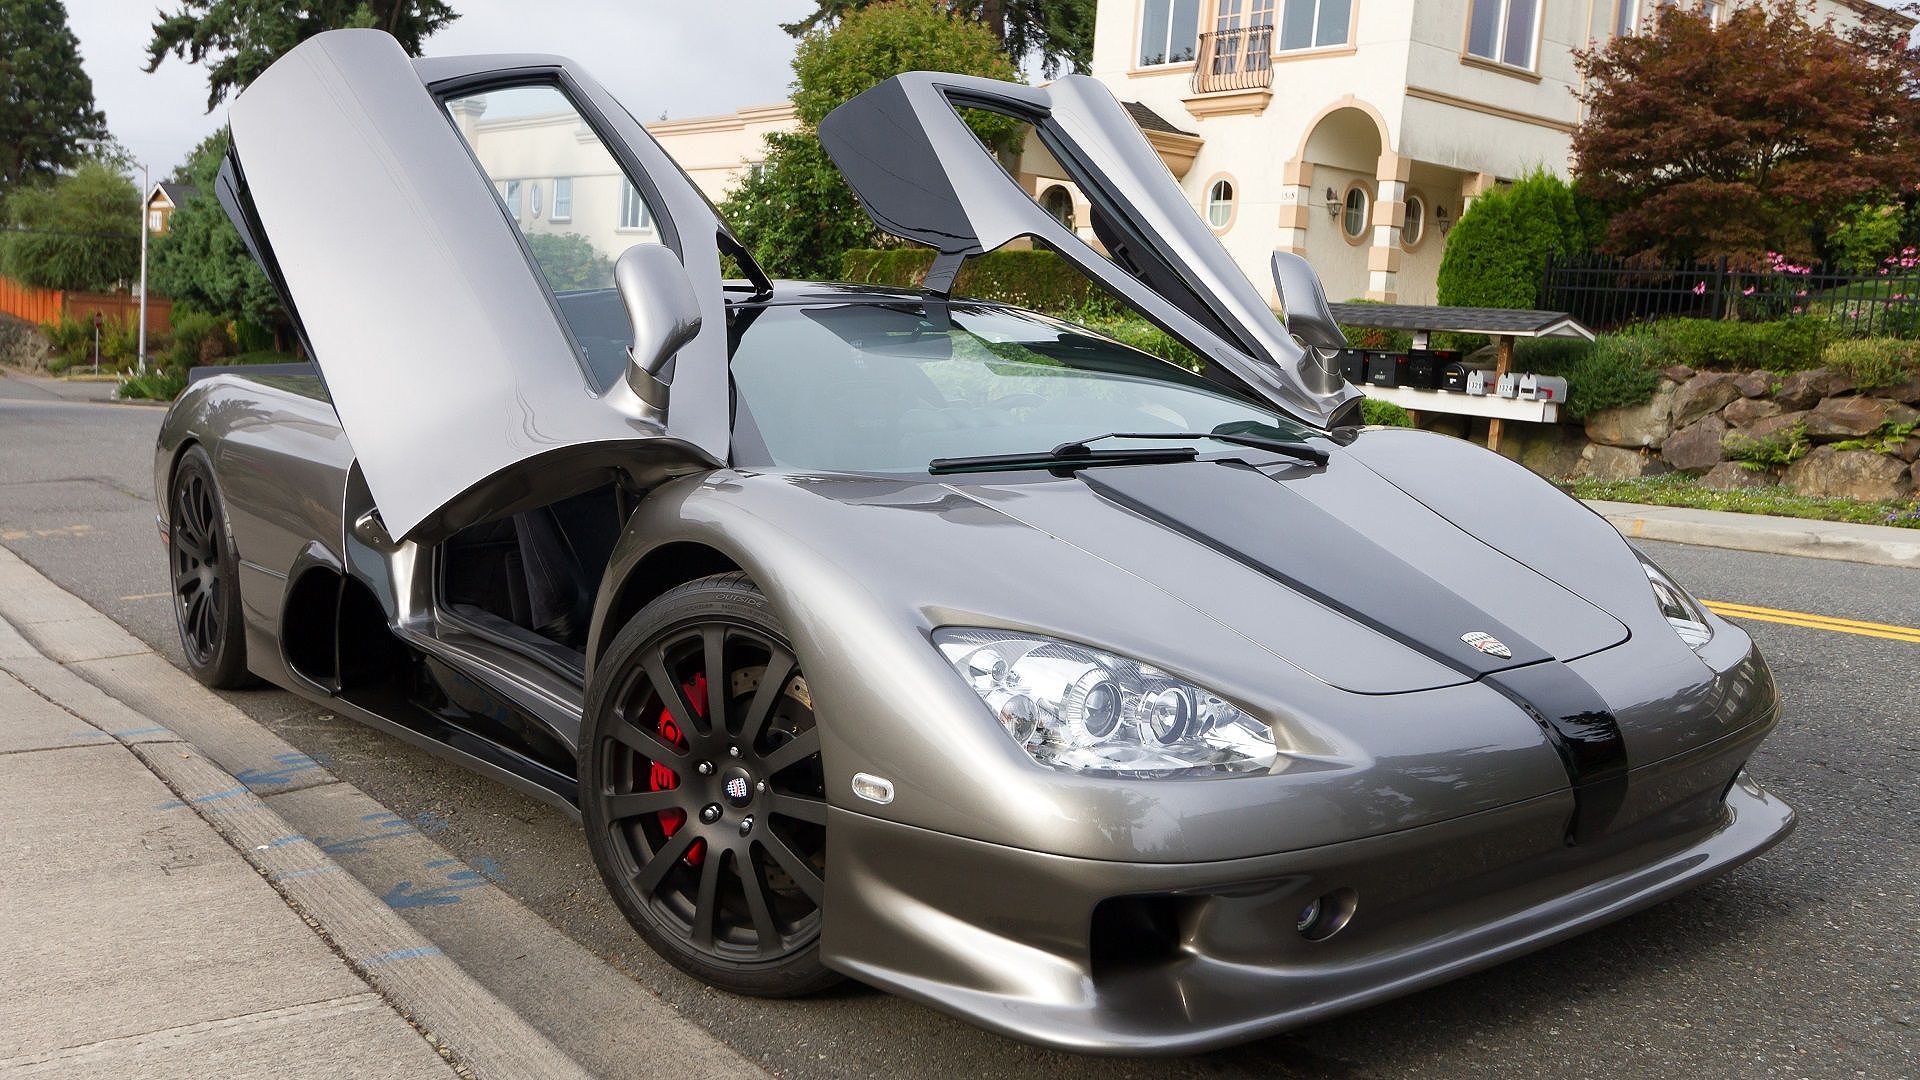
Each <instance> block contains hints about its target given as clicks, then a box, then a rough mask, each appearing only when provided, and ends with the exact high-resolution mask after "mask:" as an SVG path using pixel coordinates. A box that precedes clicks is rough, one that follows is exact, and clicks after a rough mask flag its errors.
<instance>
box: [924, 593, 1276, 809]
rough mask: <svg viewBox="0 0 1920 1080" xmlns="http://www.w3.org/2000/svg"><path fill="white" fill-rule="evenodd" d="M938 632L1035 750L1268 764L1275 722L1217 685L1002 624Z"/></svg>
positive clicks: (1018, 737)
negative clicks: (1225, 695)
mask: <svg viewBox="0 0 1920 1080" xmlns="http://www.w3.org/2000/svg"><path fill="white" fill-rule="evenodd" d="M933 642H934V644H935V645H936V646H938V647H939V649H940V652H941V653H942V654H943V655H944V656H946V658H947V660H948V662H949V663H951V664H952V665H953V667H954V670H955V671H957V672H959V673H960V676H961V677H962V678H964V679H966V680H967V684H968V685H969V686H972V687H973V689H974V691H975V692H976V693H978V694H979V695H980V700H982V701H984V702H985V703H986V705H987V707H988V708H989V709H991V710H992V711H993V714H994V716H995V718H996V719H998V720H999V722H1000V727H1001V729H1002V730H1004V731H1005V732H1006V733H1007V736H1008V737H1009V738H1011V739H1012V740H1013V741H1014V742H1015V743H1017V744H1018V745H1019V746H1020V748H1021V749H1023V750H1025V751H1026V752H1027V754H1028V756H1030V757H1032V758H1033V760H1035V761H1037V762H1039V763H1040V764H1042V765H1045V766H1048V767H1049V768H1054V769H1060V770H1063V771H1066V772H1084V773H1095V774H1108V775H1114V776H1126V777H1138V778H1146V777H1169V776H1189V777H1197V776H1214V775H1235V774H1246V773H1259V772H1265V771H1267V770H1269V769H1271V768H1272V766H1273V762H1274V742H1273V731H1272V729H1271V728H1269V727H1268V726H1267V725H1266V724H1264V723H1261V722H1260V721H1259V720H1256V719H1254V718H1253V717H1251V716H1249V715H1247V714H1246V713H1245V712H1243V711H1241V710H1240V709H1239V708H1238V707H1236V706H1234V705H1231V704H1229V703H1228V702H1226V701H1224V700H1222V699H1221V698H1220V696H1219V695H1217V694H1214V693H1212V692H1210V691H1207V690H1204V689H1201V688H1200V687H1197V686H1194V685H1193V684H1191V683H1188V682H1185V681H1184V680H1181V679H1178V678H1175V677H1174V676H1172V675H1169V674H1167V673H1166V672H1164V671H1161V670H1159V669H1158V668H1155V667H1153V666H1151V665H1149V664H1144V663H1141V662H1140V661H1138V660H1131V659H1128V658H1126V657H1123V656H1115V655H1113V654H1112V653H1107V652H1101V651H1100V650H1098V649H1092V648H1088V647H1087V646H1084V645H1075V644H1073V643H1071V642H1066V641H1059V640H1056V639H1053V638H1046V637H1040V636H1037V635H1033V634H1018V633H1011V632H1008V631H1003V630H984V629H971V628H965V627H946V628H943V629H940V630H936V631H934V634H933Z"/></svg>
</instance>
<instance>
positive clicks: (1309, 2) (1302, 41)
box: [1279, 0, 1353, 52]
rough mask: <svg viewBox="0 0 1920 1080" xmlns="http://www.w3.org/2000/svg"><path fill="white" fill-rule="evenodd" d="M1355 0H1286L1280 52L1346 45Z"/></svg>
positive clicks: (1282, 15)
mask: <svg viewBox="0 0 1920 1080" xmlns="http://www.w3.org/2000/svg"><path fill="white" fill-rule="evenodd" d="M1352 21H1353V0H1286V6H1285V8H1284V9H1283V10H1282V13H1281V16H1280V45H1279V48H1280V49H1281V51H1283V52H1284V51H1287V50H1291V49H1320V48H1325V47H1327V46H1329V45H1345V44H1346V43H1347V30H1348V27H1349V26H1350V25H1351V23H1352Z"/></svg>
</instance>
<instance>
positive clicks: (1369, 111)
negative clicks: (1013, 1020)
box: [460, 0, 1911, 304]
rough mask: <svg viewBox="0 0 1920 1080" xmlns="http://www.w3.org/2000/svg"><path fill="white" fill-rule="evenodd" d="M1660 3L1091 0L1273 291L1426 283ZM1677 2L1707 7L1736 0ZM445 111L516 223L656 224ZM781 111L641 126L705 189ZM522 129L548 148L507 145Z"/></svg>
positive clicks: (1076, 206) (1106, 75)
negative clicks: (1484, 196)
mask: <svg viewBox="0 0 1920 1080" xmlns="http://www.w3.org/2000/svg"><path fill="white" fill-rule="evenodd" d="M1671 2H1674V0H1462V2H1459V3H1443V2H1440V0H1100V3H1099V6H1098V11H1097V23H1096V28H1095V34H1094V47H1093V62H1092V71H1093V75H1094V77H1095V78H1098V79H1099V80H1100V81H1102V82H1103V83H1105V84H1106V85H1107V87H1108V88H1109V89H1111V90H1112V91H1113V93H1114V96H1115V97H1117V98H1118V99H1119V100H1120V101H1121V102H1122V103H1123V104H1124V105H1125V106H1126V108H1127V110H1128V111H1129V113H1131V115H1132V116H1133V118H1134V121H1135V122H1136V123H1137V124H1138V125H1139V126H1140V128H1141V131H1142V132H1143V133H1144V134H1145V135H1146V137H1147V140H1148V141H1149V142H1150V143H1151V144H1152V145H1153V147H1154V148H1155V150H1156V151H1158V153H1159V154H1160V157H1161V159H1162V160H1163V161H1164V162H1165V163H1166V165H1167V168H1168V170H1169V171H1170V172H1171V173H1172V174H1173V176H1174V177H1175V178H1176V179H1177V180H1178V182H1179V183H1180V185H1181V187H1182V189H1183V190H1184V191H1185V192H1186V194H1187V196H1188V198H1189V199H1190V200H1191V201H1192V202H1193V205H1194V207H1195V209H1196V210H1198V211H1199V212H1200V213H1201V214H1202V215H1203V216H1204V217H1205V218H1206V219H1207V221H1208V223H1209V224H1210V225H1211V226H1212V227H1213V229H1214V231H1215V232H1216V233H1218V234H1219V236H1220V239H1221V242H1222V243H1223V244H1225V245H1226V247H1227V249H1228V250H1229V251H1230V252H1231V253H1232V254H1233V255H1234V257H1235V258H1236V259H1237V260H1238V261H1239V263H1240V265H1241V266H1242V267H1243V268H1244V269H1245V270H1246V272H1247V274H1248V276H1249V277H1250V278H1251V279H1252V280H1253V281H1254V282H1255V283H1256V284H1258V285H1260V286H1261V287H1262V288H1265V289H1267V290H1268V291H1269V293H1271V290H1272V283H1271V282H1270V281H1269V280H1268V276H1267V260H1268V257H1269V255H1270V254H1271V253H1272V252H1273V251H1274V250H1276V249H1278V250H1285V251H1292V252H1297V253H1300V254H1302V255H1305V256H1306V258H1307V259H1308V260H1309V261H1310V262H1311V263H1312V264H1313V265H1314V268H1315V269H1316V270H1318V271H1319V273H1320V275H1321V276H1322V278H1323V279H1324V280H1325V281H1326V284H1327V292H1328V294H1329V295H1330V296H1332V297H1333V298H1335V299H1346V298H1350V297H1354V298H1358V297H1364V298H1367V299H1372V300H1383V301H1393V302H1399V303H1416V304H1417V303H1432V302H1433V301H1434V300H1435V295H1434V292H1435V279H1436V277H1437V275H1438V273H1439V267H1440V253H1441V250H1442V249H1443V247H1444V245H1445V243H1446V237H1447V233H1448V231H1449V230H1450V229H1451V227H1452V225H1453V223H1454V222H1457V221H1459V220H1460V215H1461V214H1463V213H1465V212H1466V208H1467V207H1468V206H1469V205H1471V203H1472V202H1473V200H1474V199H1475V198H1476V197H1477V196H1479V195H1480V194H1481V193H1482V192H1485V191H1487V190H1489V189H1491V188H1492V187H1493V186H1494V185H1496V184H1500V183H1502V182H1505V181H1510V180H1512V179H1514V178H1516V177H1518V176H1520V175H1522V174H1524V173H1525V172H1527V171H1529V170H1531V169H1533V168H1536V167H1541V166H1544V167H1545V168H1547V169H1550V170H1553V171H1555V172H1560V173H1565V172H1567V170H1568V167H1569V155H1570V151H1571V148H1572V136H1573V131H1574V127H1575V125H1576V124H1577V123H1578V122H1579V120H1580V108H1581V106H1580V103H1579V101H1578V99H1577V98H1576V97H1575V92H1576V90H1577V89H1578V87H1579V80H1580V76H1579V72H1578V71H1577V70H1576V68H1575V61H1574V54H1575V53H1576V52H1577V51H1578V50H1581V49H1584V48H1587V47H1588V46H1590V45H1594V44H1599V43H1603V42H1605V41H1607V40H1609V39H1610V38H1611V37H1613V36H1614V35H1617V34H1623V33H1634V32H1638V31H1639V30H1640V29H1641V28H1642V27H1644V26H1645V25H1646V22H1647V20H1649V19H1650V18H1651V17H1652V15H1653V13H1654V12H1655V11H1656V10H1657V8H1658V6H1659V5H1660V4H1662V3H1671ZM1682 2H1687V3H1699V4H1701V5H1702V6H1704V7H1705V8H1707V9H1708V10H1709V12H1710V13H1713V14H1715V15H1716V16H1717V15H1718V14H1719V13H1721V12H1723V11H1724V10H1725V9H1726V7H1727V6H1728V4H1730V3H1741V2H1744V0H1682ZM1815 18H1833V19H1835V20H1836V21H1839V22H1841V23H1845V22H1847V21H1849V20H1858V19H1862V18H1896V19H1901V20H1903V21H1907V22H1911V20H1910V19H1907V17H1906V16H1904V15H1900V14H1896V13H1894V12H1891V11H1889V10H1888V9H1886V8H1884V7H1881V6H1880V5H1879V4H1877V3H1874V2H1873V0H1816V7H1815ZM460 119H461V123H462V126H463V128H464V129H466V130H468V131H469V132H470V136H471V137H472V138H474V140H475V142H474V145H475V147H476V150H477V151H478V152H479V153H480V154H481V156H482V158H483V159H488V160H487V164H488V171H489V173H490V174H492V175H494V176H495V177H496V178H499V177H502V176H509V175H514V167H513V166H512V164H511V163H510V161H509V160H508V159H509V158H511V157H512V156H513V155H516V154H524V155H525V157H526V159H527V160H528V161H529V162H532V161H536V160H537V161H539V162H540V168H541V169H542V170H544V175H540V176H535V175H532V174H528V175H527V176H525V177H524V178H521V179H519V180H517V181H513V182H503V184H502V187H503V192H502V193H503V195H505V196H506V198H507V200H508V204H509V206H510V207H514V208H516V214H517V216H520V217H522V219H523V221H524V222H526V223H527V224H528V227H529V228H530V229H531V230H533V231H539V230H541V229H548V230H562V229H564V230H566V231H576V232H586V233H588V234H589V235H591V236H592V237H593V238H594V239H595V247H596V248H597V249H599V250H602V251H612V252H617V251H618V250H620V249H621V248H623V247H625V246H626V244H627V243H631V242H633V241H634V240H638V239H645V238H648V237H649V236H650V235H651V234H650V232H649V229H650V228H651V225H650V223H649V222H647V221H645V220H644V217H645V212H644V207H640V206H638V205H637V203H636V201H635V200H633V199H631V198H628V197H626V193H625V192H622V191H619V190H617V189H616V187H615V186H614V185H615V184H616V178H615V177H613V176H612V175H611V174H608V175H605V176H601V175H599V174H598V173H595V172H593V171H592V170H590V169H589V168H588V166H587V163H585V162H583V163H581V164H580V165H579V166H578V169H577V171H575V172H574V174H573V175H572V176H571V177H562V176H557V175H553V174H554V173H555V172H556V171H564V169H560V168H559V167H558V166H556V165H554V164H553V163H554V162H555V161H564V160H566V158H565V153H566V152H567V151H566V147H567V146H569V145H573V144H569V143H568V142H567V140H568V139H573V140H574V143H575V144H577V145H578V146H579V147H582V148H584V147H585V146H586V145H587V144H586V142H584V141H581V140H580V139H578V138H577V137H576V135H577V133H572V128H573V127H574V126H577V119H576V118H574V117H572V116H571V115H567V116H561V117H545V118H542V117H531V116H517V117H481V116H470V117H461V118H460ZM797 125H798V121H797V120H796V119H795V117H794V114H793V109H792V106H791V105H788V104H784V103H782V104H778V105H766V106H758V107H754V108H748V109H742V110H740V111H738V112H734V113H728V114H725V115H721V116H706V117H695V118H691V119H683V120H664V121H660V122H657V123H653V124H648V125H647V128H648V130H649V131H651V132H652V133H653V134H654V136H655V137H656V138H657V139H658V140H659V141H660V143H661V145H662V146H663V147H664V148H665V149H666V150H667V152H668V153H669V154H671V155H673V157H674V158H675V159H676V160H677V161H679V162H680V164H681V166H682V167H683V168H685V169H686V170H687V172H688V173H689V174H690V175H691V176H692V177H693V179H694V180H695V182H696V183H697V184H698V185H699V186H700V187H701V189H702V190H703V191H705V192H706V193H707V195H708V197H709V198H711V199H713V200H714V201H715V202H719V201H721V200H722V199H724V198H725V197H726V194H727V191H728V190H729V189H730V188H731V187H732V186H733V184H734V182H735V181H736V180H737V179H738V177H740V176H741V175H742V174H744V173H745V172H746V171H747V170H748V169H751V168H753V167H754V166H755V165H756V164H757V163H758V161H759V160H760V158H761V156H762V154H763V144H762V137H763V136H764V135H765V134H767V133H768V132H771V131H788V130H792V129H793V128H794V127H796V126H797ZM563 128H564V129H566V130H561V129H563ZM548 129H552V130H548ZM509 133H511V137H509ZM527 140H544V143H543V145H545V147H546V149H544V150H543V151H541V152H539V153H531V152H528V151H527V150H526V149H525V147H522V149H519V150H510V149H509V148H508V144H509V142H515V143H525V142H526V141H527ZM556 155H559V156H556ZM608 164H610V163H608ZM1007 164H1008V168H1009V169H1010V170H1012V171H1013V172H1014V173H1015V174H1016V175H1017V176H1018V177H1019V179H1020V180H1021V182H1022V183H1023V185H1024V186H1026V188H1027V190H1028V191H1029V192H1030V193H1031V194H1032V195H1033V196H1034V198H1035V199H1037V200H1039V201H1040V203H1041V204H1042V205H1043V206H1046V207H1047V208H1048V209H1050V210H1053V211H1054V212H1055V214H1056V216H1059V217H1060V218H1062V219H1063V220H1068V221H1071V222H1072V223H1073V224H1074V225H1076V226H1077V227H1078V229H1079V232H1080V234H1081V235H1082V236H1083V237H1086V238H1087V239H1089V240H1090V241H1091V240H1092V234H1091V230H1089V229H1088V228H1087V207H1086V204H1085V202H1084V200H1083V199H1081V198H1080V196H1079V194H1078V192H1076V191H1075V190H1074V188H1073V186H1072V185H1071V184H1069V183H1067V182H1065V180H1064V178H1063V177H1062V176H1061V174H1060V172H1059V170H1058V166H1056V165H1054V164H1053V162H1052V161H1051V158H1050V156H1049V155H1048V154H1047V153H1046V151H1045V149H1044V148H1042V147H1041V146H1039V144H1038V142H1037V141H1035V140H1032V139H1029V141H1028V143H1027V145H1026V147H1025V148H1024V150H1023V152H1022V153H1020V154H1018V155H1015V156H1014V157H1013V158H1012V159H1011V160H1009V161H1008V163H1007ZM496 166H497V167H496ZM601 171H602V172H604V171H605V170H604V168H603V169H602V170H601ZM602 188H604V189H605V190H602ZM516 199H517V200H518V201H517V202H516ZM563 207H564V208H566V210H565V212H564V213H556V212H557V211H560V210H561V208H563ZM543 214H544V217H543ZM603 241H604V242H603ZM1270 298H1272V297H1271V296H1270Z"/></svg>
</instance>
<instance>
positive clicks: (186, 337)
mask: <svg viewBox="0 0 1920 1080" xmlns="http://www.w3.org/2000/svg"><path fill="white" fill-rule="evenodd" d="M233 347H234V346H233V339H232V338H231V337H230V336H228V334H227V321H226V320H225V319H223V318H221V317H220V316H218V315H214V314H210V313H208V312H204V311H197V310H195V309H193V308H190V307H184V306H175V307H174V309H173V344H172V345H171V346H170V347H169V348H168V350H167V353H166V357H165V360H166V364H167V366H169V367H171V368H173V369H174V370H175V371H185V370H187V369H188V368H191V367H194V366H196V365H200V364H211V363H218V362H219V360H220V358H222V357H225V356H228V355H230V354H231V353H232V352H233Z"/></svg>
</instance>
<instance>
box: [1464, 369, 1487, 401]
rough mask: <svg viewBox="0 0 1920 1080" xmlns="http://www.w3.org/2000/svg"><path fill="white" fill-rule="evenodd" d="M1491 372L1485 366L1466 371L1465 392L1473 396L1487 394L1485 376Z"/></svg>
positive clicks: (1484, 395)
mask: <svg viewBox="0 0 1920 1080" xmlns="http://www.w3.org/2000/svg"><path fill="white" fill-rule="evenodd" d="M1490 374H1492V372H1490V371H1488V370H1487V369H1486V368H1474V369H1472V370H1471V371H1468V372H1467V393H1469V394H1472V395H1474V396H1475V397H1486V396H1487V376H1488V375H1490Z"/></svg>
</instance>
